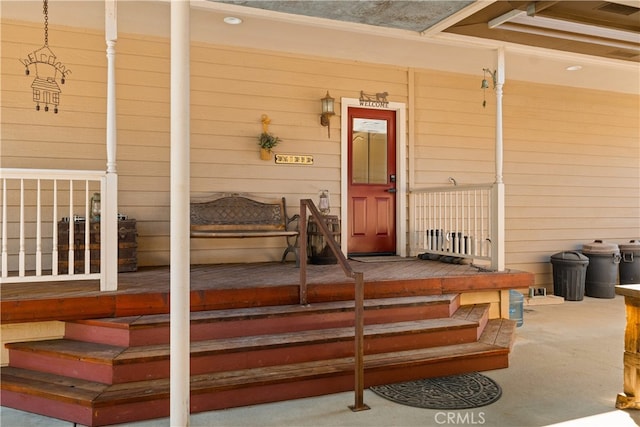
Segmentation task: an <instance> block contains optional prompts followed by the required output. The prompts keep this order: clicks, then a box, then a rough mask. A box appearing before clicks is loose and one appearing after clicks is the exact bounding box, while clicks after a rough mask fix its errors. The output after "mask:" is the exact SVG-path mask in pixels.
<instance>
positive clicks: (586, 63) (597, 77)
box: [0, 0, 640, 94]
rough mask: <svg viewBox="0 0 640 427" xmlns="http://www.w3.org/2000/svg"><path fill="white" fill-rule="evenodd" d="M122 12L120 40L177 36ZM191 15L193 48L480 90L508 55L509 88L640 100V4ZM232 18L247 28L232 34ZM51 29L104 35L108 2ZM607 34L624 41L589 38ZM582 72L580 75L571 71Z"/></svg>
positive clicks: (15, 4) (36, 5) (376, 1)
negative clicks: (430, 76) (437, 75)
mask: <svg viewBox="0 0 640 427" xmlns="http://www.w3.org/2000/svg"><path fill="white" fill-rule="evenodd" d="M117 5H118V6H117V7H118V32H119V33H120V34H121V35H122V34H127V33H134V34H144V35H152V36H159V37H169V36H170V34H169V32H170V17H171V14H170V9H171V7H170V2H169V1H167V0H157V1H135V0H128V1H122V0H118V1H117ZM191 8H192V11H191V38H192V40H194V41H198V42H207V43H213V44H218V45H223V46H237V47H243V48H250V49H259V50H265V51H279V52H283V53H285V54H302V55H312V56H316V57H324V58H335V59H338V60H349V61H358V62H363V63H374V64H388V65H392V66H398V67H403V68H404V67H414V68H425V69H434V70H442V71H448V72H456V73H464V74H472V75H477V76H478V79H479V81H480V80H481V78H482V77H481V76H482V69H483V68H495V66H496V49H497V48H499V47H504V49H505V64H506V79H507V81H508V80H511V79H514V80H522V81H531V82H537V83H545V84H554V85H565V86H573V87H583V88H590V89H600V90H612V91H617V92H624V93H632V94H638V93H640V66H639V63H640V12H639V11H640V0H631V1H628V0H612V1H609V2H605V1H590V2H584V1H561V2H553V1H539V2H526V1H492V0H454V1H436V0H426V1H403V0H388V1H381V0H364V1H297V0H291V1H259V0H249V1H247V0H234V1H227V0H191ZM0 13H1V14H2V16H3V18H4V19H19V20H26V21H31V22H34V23H36V25H42V2H38V1H0ZM530 15H533V16H530ZM228 16H235V17H238V18H241V19H242V21H243V22H242V24H241V25H227V24H225V23H224V22H223V20H224V18H225V17H228ZM78 17H82V19H78ZM538 18H544V19H547V18H548V19H551V20H552V21H553V22H552V24H553V25H555V26H558V25H561V24H562V25H564V23H569V24H573V23H575V22H580V23H583V24H586V26H580V27H575V28H574V27H569V28H565V27H560V29H548V28H536V27H534V26H532V25H531V23H530V22H528V21H529V20H531V19H538ZM489 22H492V24H491V25H493V26H494V28H489V26H490V24H489ZM547 24H548V23H546V24H545V25H547ZM49 25H50V26H53V25H64V26H72V27H77V26H80V27H83V28H95V29H96V30H98V31H101V30H102V31H103V30H104V26H105V20H104V2H102V1H93V0H84V1H78V0H73V1H71V0H49ZM601 27H606V28H607V29H615V30H622V31H624V33H615V32H614V33H612V34H613V35H610V34H608V33H605V35H606V37H604V36H602V35H599V36H593V35H591V34H588V33H587V32H593V30H594V29H599V28H601ZM513 28H516V30H514V29H513ZM523 28H524V30H527V31H528V32H527V31H522V30H523ZM576 28H577V29H576ZM518 30H519V31H518ZM569 30H571V31H569ZM534 31H535V32H537V33H541V34H531V33H532V32H534ZM561 36H562V37H561ZM611 37H615V38H621V37H622V38H624V37H631V41H628V40H614V39H611ZM55 40H56V39H55V32H54V33H52V34H50V42H51V43H52V44H54V45H55ZM576 65H579V66H581V67H582V69H581V70H579V71H578V72H569V71H566V70H567V67H570V66H576Z"/></svg>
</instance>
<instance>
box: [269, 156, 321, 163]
mask: <svg viewBox="0 0 640 427" xmlns="http://www.w3.org/2000/svg"><path fill="white" fill-rule="evenodd" d="M276 164H296V165H312V164H313V156H310V155H308V154H276Z"/></svg>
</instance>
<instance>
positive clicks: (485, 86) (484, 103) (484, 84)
mask: <svg viewBox="0 0 640 427" xmlns="http://www.w3.org/2000/svg"><path fill="white" fill-rule="evenodd" d="M482 71H483V72H484V78H483V79H482V84H481V85H480V89H482V92H483V93H482V98H483V99H482V106H483V107H486V106H487V98H486V89H489V81H488V80H487V73H489V75H490V76H491V80H493V88H494V89H495V88H496V73H497V71H491V70H490V69H488V68H483V69H482Z"/></svg>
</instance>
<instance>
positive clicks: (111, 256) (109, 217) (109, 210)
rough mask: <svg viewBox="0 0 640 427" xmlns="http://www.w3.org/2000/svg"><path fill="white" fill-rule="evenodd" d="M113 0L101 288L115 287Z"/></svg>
mask: <svg viewBox="0 0 640 427" xmlns="http://www.w3.org/2000/svg"><path fill="white" fill-rule="evenodd" d="M117 23H118V17H117V11H116V0H105V39H106V42H107V129H106V131H107V178H106V182H105V185H104V186H102V187H101V188H100V192H101V193H102V197H101V200H100V223H101V224H100V225H101V227H100V242H102V243H101V246H102V250H101V252H100V271H101V273H102V274H101V281H100V290H103V291H115V290H116V289H118V174H117V172H116V140H117V139H116V131H117V127H116V65H115V64H116V48H115V47H116V40H117V38H118V26H117Z"/></svg>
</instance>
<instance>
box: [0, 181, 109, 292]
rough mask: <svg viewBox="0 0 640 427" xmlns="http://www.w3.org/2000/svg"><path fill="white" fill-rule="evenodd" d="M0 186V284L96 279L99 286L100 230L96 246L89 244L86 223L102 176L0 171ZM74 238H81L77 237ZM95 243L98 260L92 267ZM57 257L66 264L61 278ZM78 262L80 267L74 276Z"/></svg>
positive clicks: (102, 190) (102, 183)
mask: <svg viewBox="0 0 640 427" xmlns="http://www.w3.org/2000/svg"><path fill="white" fill-rule="evenodd" d="M0 185H1V186H2V195H1V197H2V209H1V215H2V219H1V224H2V227H1V230H2V231H1V233H2V237H1V240H2V248H1V251H2V271H1V275H0V277H1V281H2V282H3V283H16V282H43V281H55V280H87V279H100V284H101V286H100V288H101V289H104V288H105V286H104V282H105V271H104V270H105V269H104V268H102V266H103V265H105V262H104V261H105V258H104V257H105V256H107V254H106V253H105V252H106V251H105V250H104V247H103V243H102V242H105V241H106V239H105V236H106V235H105V228H106V227H101V228H100V237H99V239H95V238H94V240H98V241H97V242H95V241H91V230H90V225H91V221H87V220H86V219H87V218H91V197H92V196H93V194H94V193H99V194H101V196H102V199H103V200H104V196H105V194H106V187H107V185H106V173H105V172H102V171H59V170H48V169H0ZM65 221H66V222H68V223H69V226H68V241H65V242H61V241H59V240H58V234H59V233H58V227H59V223H60V222H65ZM80 227H84V230H83V231H84V233H82V232H80V231H79V230H81V228H80ZM76 233H77V234H78V236H76V235H75V234H76ZM64 234H65V237H66V234H67V233H66V232H65V233H64ZM80 235H84V236H83V238H82V239H79V236H80ZM92 244H93V245H94V247H93V248H91V245H92ZM95 245H98V247H99V248H100V256H101V257H102V259H101V260H100V262H99V263H98V262H94V263H93V266H92V263H91V252H92V251H95V250H97V249H96V246H95ZM76 248H82V249H81V250H76ZM62 250H64V251H65V252H66V254H62V253H61V251H62ZM115 256H116V257H117V252H116V255H115ZM60 259H65V260H67V261H68V264H67V266H66V270H67V272H65V273H64V274H62V273H61V272H60V269H59V265H58V262H59V260H60ZM78 261H80V262H78ZM95 261H97V260H95ZM78 264H79V265H82V264H83V267H82V271H79V272H76V270H77V267H76V265H78ZM92 267H93V268H92ZM96 270H97V271H96Z"/></svg>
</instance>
